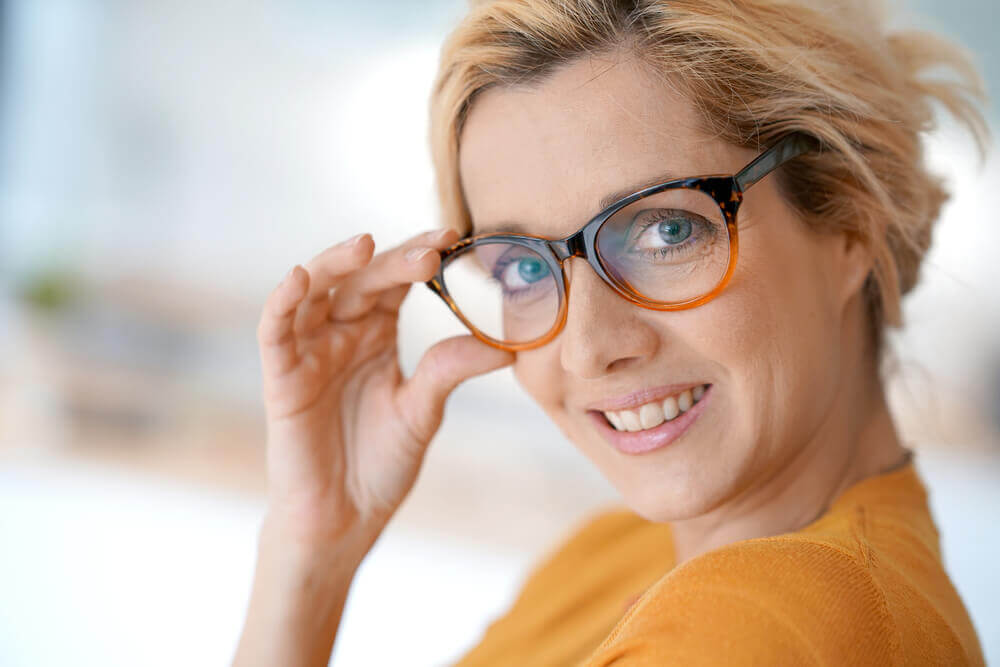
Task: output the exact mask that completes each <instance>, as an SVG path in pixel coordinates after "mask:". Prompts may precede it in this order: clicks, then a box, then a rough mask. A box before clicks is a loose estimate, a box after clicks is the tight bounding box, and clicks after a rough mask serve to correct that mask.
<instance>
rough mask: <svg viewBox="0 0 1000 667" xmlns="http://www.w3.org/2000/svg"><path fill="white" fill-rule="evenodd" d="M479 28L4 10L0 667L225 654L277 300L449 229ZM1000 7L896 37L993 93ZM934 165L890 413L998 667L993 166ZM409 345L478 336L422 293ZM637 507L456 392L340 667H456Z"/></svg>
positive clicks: (939, 136) (507, 408)
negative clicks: (334, 265)
mask: <svg viewBox="0 0 1000 667" xmlns="http://www.w3.org/2000/svg"><path fill="white" fill-rule="evenodd" d="M464 8H465V5H464V2H463V1H462V0H433V1H425V2H420V3H416V2H404V1H403V0H394V1H385V2H379V3H347V2H330V1H321V0H253V1H252V2H241V3H236V2H231V1H229V0H127V1H126V0H0V40H2V41H0V665H5V666H7V667H20V666H28V665H31V666H36V665H137V664H142V665H178V664H184V665H219V664H226V663H227V662H228V661H229V660H230V659H231V655H232V651H233V649H234V648H235V644H236V640H237V638H238V635H239V630H240V627H241V624H242V621H243V617H244V612H245V607H246V603H247V600H248V596H249V590H250V581H251V575H252V571H253V565H254V558H255V545H256V537H257V533H256V531H257V527H258V522H259V520H260V518H261V516H262V512H263V508H264V504H263V489H264V469H263V445H264V443H263V417H262V409H261V404H260V395H259V394H260V387H259V365H258V359H257V354H256V340H255V328H256V323H257V318H258V316H259V311H260V307H261V305H262V303H263V301H264V298H265V296H266V294H267V293H268V292H269V291H270V289H271V288H272V287H273V286H274V285H275V284H276V283H277V282H278V281H279V280H280V279H281V278H282V276H283V275H284V273H285V272H286V271H287V270H288V268H290V267H291V266H292V265H294V264H295V263H302V262H304V261H306V260H307V259H309V258H310V257H312V256H313V255H314V254H315V253H317V252H318V251H319V250H321V249H323V248H325V247H327V246H328V245H330V244H332V243H334V242H337V241H340V240H343V239H345V238H347V237H349V236H351V235H353V234H355V233H358V232H361V231H372V232H373V235H374V237H375V242H376V246H383V247H384V246H388V245H392V244H395V243H397V242H399V241H401V240H402V239H403V238H404V237H407V236H409V235H411V234H413V233H416V232H418V231H422V230H425V229H430V228H432V227H434V226H435V225H436V221H435V214H436V203H435V199H434V191H433V182H432V174H431V170H430V161H429V155H428V148H427V141H426V127H427V97H428V94H429V90H430V84H431V80H432V77H433V75H434V70H435V66H436V61H437V55H438V49H439V45H440V43H441V41H442V40H443V38H444V37H445V35H446V34H447V32H448V30H449V29H450V27H451V26H452V25H454V23H455V22H456V21H457V20H458V18H459V17H460V16H461V14H462V12H463V11H464ZM996 11H997V8H996V3H995V0H954V1H953V2H951V3H947V4H944V3H937V2H933V1H932V0H920V1H916V2H910V3H901V4H900V13H899V14H898V18H897V21H898V22H899V23H900V24H903V25H917V26H920V27H929V28H932V29H935V30H939V31H941V32H943V33H944V34H946V35H949V36H951V37H953V38H955V39H957V40H959V41H960V42H962V43H963V44H965V45H967V46H968V47H969V48H970V50H971V51H972V52H973V53H974V54H975V55H976V57H977V59H978V60H979V63H980V66H981V68H982V71H983V72H984V75H985V76H986V78H987V81H988V85H989V88H990V90H991V92H992V93H993V94H997V91H1000V47H998V45H997V40H996V39H995V35H994V26H995V25H996V18H997V16H996ZM990 114H991V118H990V120H991V125H992V127H993V132H994V133H997V131H998V123H997V121H998V115H997V111H996V108H995V107H993V108H991V109H990ZM927 145H928V150H929V160H930V161H931V163H932V164H933V165H934V167H935V169H936V170H937V171H938V172H939V173H941V174H942V175H943V176H944V177H945V178H946V179H947V181H948V183H949V184H950V187H951V188H952V190H953V192H954V198H953V200H952V202H951V203H950V204H949V205H948V207H947V209H946V210H945V214H944V216H943V219H942V221H941V223H940V227H939V228H938V229H937V231H936V232H935V238H934V246H933V249H932V251H931V254H930V257H929V259H928V262H927V264H926V266H925V269H924V273H923V281H922V283H921V285H920V287H919V288H918V289H917V290H916V291H915V292H914V293H913V294H912V295H911V296H910V297H909V299H908V301H907V303H906V317H907V322H908V328H907V329H906V331H905V332H904V333H902V334H900V335H895V336H894V337H893V339H892V340H893V345H894V347H895V349H896V350H897V357H898V359H899V364H898V368H897V370H896V372H895V373H894V375H893V379H892V381H891V383H890V396H891V400H892V404H893V409H894V411H895V414H896V415H897V416H898V419H899V424H900V427H901V428H902V430H903V434H904V437H905V438H906V440H907V442H908V444H909V445H910V446H912V447H913V448H914V449H916V450H917V452H918V456H917V465H918V467H919V469H920V471H921V473H922V474H923V475H924V477H925V479H926V480H927V483H928V487H929V490H930V501H931V505H932V509H933V511H934V513H935V516H936V518H937V519H938V522H939V524H940V526H941V532H942V540H943V546H944V555H945V562H946V566H947V567H948V570H949V572H950V574H951V575H952V577H953V580H954V581H955V584H956V586H957V588H958V589H959V592H960V593H961V595H962V596H963V599H964V600H965V602H966V604H967V606H968V608H969V609H970V612H971V614H972V616H973V620H974V622H975V624H976V626H977V629H978V631H979V633H980V637H981V639H982V641H983V644H984V648H985V650H986V652H987V661H988V662H998V663H1000V580H998V578H997V576H996V574H995V572H996V570H995V564H996V562H997V559H998V556H1000V554H998V551H1000V538H998V537H997V536H996V533H995V532H994V531H995V524H996V519H997V518H998V508H1000V437H998V431H1000V407H998V406H1000V295H998V293H997V291H996V286H997V285H998V284H1000V269H998V264H997V262H996V260H995V254H996V248H997V247H1000V224H998V222H1000V221H998V220H997V217H998V216H997V211H998V210H1000V194H998V192H1000V188H998V187H997V186H1000V158H998V156H997V155H996V153H993V154H991V156H990V158H989V159H988V160H987V162H986V163H984V164H981V163H979V162H978V161H977V157H976V154H975V150H974V146H973V143H972V141H971V140H970V139H969V137H968V136H967V135H966V134H964V133H962V132H960V131H959V130H957V129H956V128H954V127H953V126H952V125H951V124H950V123H949V122H948V121H947V119H946V118H945V121H944V122H943V124H942V125H941V127H940V128H939V129H938V130H937V131H935V132H934V134H933V135H931V136H929V137H928V140H927ZM388 175H391V176H392V177H393V178H394V181H395V183H396V186H395V188H394V189H393V190H392V191H390V192H386V191H385V189H384V185H385V182H386V177H387V176H388ZM400 177H402V178H400ZM401 327H402V339H403V341H402V360H403V366H404V370H406V371H409V370H412V369H413V368H414V367H415V364H416V361H417V359H419V357H420V354H421V353H422V352H423V350H424V349H426V348H427V347H428V346H429V345H430V344H432V343H433V342H434V341H436V340H438V339H440V338H443V337H445V336H449V335H453V334H456V333H462V332H463V331H462V330H461V329H460V328H458V325H457V323H456V322H454V321H453V318H452V317H451V316H450V315H449V314H448V312H447V310H446V309H445V307H444V306H443V304H441V303H440V302H439V301H437V299H436V298H435V297H433V295H431V294H430V292H429V291H427V290H426V289H423V288H421V287H419V286H418V288H416V289H414V290H413V291H412V293H411V296H410V297H409V298H408V300H407V302H406V304H405V305H404V309H403V313H402V323H401ZM473 433H474V434H476V435H474V436H472V435H470V434H473ZM616 502H617V496H616V494H615V492H614V491H613V490H612V489H611V488H610V487H609V485H608V484H607V483H606V482H605V481H604V480H603V479H602V478H601V477H600V475H599V474H598V473H597V472H596V471H595V470H593V469H591V467H590V465H589V463H588V462H587V461H585V460H584V459H583V458H582V456H580V455H578V454H577V453H576V451H575V449H574V448H573V447H572V445H571V444H570V443H568V442H566V441H565V440H564V439H563V438H562V436H561V435H560V433H559V432H558V431H557V430H556V429H555V428H554V427H553V426H552V425H551V424H549V423H548V422H547V421H546V420H545V418H544V417H543V415H542V414H541V413H540V411H539V410H538V408H536V407H535V406H534V404H532V403H531V402H530V401H529V400H528V399H527V398H526V397H524V396H523V395H522V394H521V393H520V392H519V390H518V389H517V386H516V384H515V382H514V381H513V378H512V376H511V375H510V373H509V371H507V370H504V371H501V372H497V373H494V374H491V375H489V376H486V377H484V378H477V379H475V380H473V381H470V382H469V383H467V384H465V385H463V386H462V387H461V388H460V389H459V390H458V391H457V392H456V393H455V394H454V395H453V396H452V398H451V399H450V402H449V407H448V415H447V418H446V421H445V424H444V427H443V428H442V430H441V432H440V433H439V435H438V437H437V438H436V440H435V442H434V443H433V446H432V447H431V449H430V452H429V454H428V459H427V463H426V465H425V467H424V469H423V471H422V473H421V477H420V479H419V481H418V483H417V485H416V487H415V489H414V491H413V493H412V494H411V496H410V497H409V498H408V499H407V501H406V503H405V504H404V506H403V508H402V509H401V511H400V513H399V515H398V516H397V517H396V518H395V519H394V521H393V523H392V524H391V526H390V528H389V529H388V531H387V532H386V533H385V534H384V535H383V537H382V538H381V539H380V540H379V542H378V543H377V544H376V546H375V549H374V551H373V552H372V553H371V554H370V556H369V558H368V559H367V560H366V562H365V564H364V566H363V567H362V570H361V571H360V573H359V575H358V578H357V579H356V581H355V583H354V587H353V589H352V593H351V599H350V600H349V603H348V607H347V610H346V612H345V617H344V621H343V623H342V626H341V632H340V634H339V636H338V641H337V646H336V650H335V654H334V661H333V662H334V664H338V665H362V664H366V665H371V664H408V665H440V664H447V662H448V661H449V660H451V659H454V658H456V657H457V656H458V655H460V654H461V653H462V651H464V650H465V649H466V648H467V647H468V646H470V645H471V644H473V643H475V642H476V640H477V639H478V637H479V634H480V633H481V632H482V631H483V629H485V627H486V625H487V624H488V623H489V622H490V620H492V618H493V617H494V616H495V615H496V614H498V613H500V612H501V611H502V610H503V609H504V608H505V607H506V606H507V605H508V604H509V603H510V602H511V601H512V599H513V596H514V594H515V593H516V591H517V588H518V586H519V585H520V582H521V581H522V579H523V576H524V575H525V573H526V572H527V569H528V568H529V567H530V566H531V564H532V563H534V562H535V561H536V560H537V559H538V558H540V557H541V556H542V555H543V554H544V553H545V551H546V550H547V549H549V548H551V547H552V546H554V544H555V543H556V542H557V541H558V539H560V538H561V536H563V535H565V534H567V533H569V532H570V531H571V530H572V529H573V527H574V526H575V525H576V524H577V523H578V522H580V521H583V520H584V519H585V517H586V516H587V515H589V514H590V513H591V512H593V511H594V510H596V509H597V508H599V507H602V506H605V505H608V504H612V503H616ZM386 627H389V628H392V633H393V635H394V638H395V641H393V642H384V641H382V642H379V641H377V639H378V638H380V637H381V636H382V633H383V628H386ZM363 656H365V657H363Z"/></svg>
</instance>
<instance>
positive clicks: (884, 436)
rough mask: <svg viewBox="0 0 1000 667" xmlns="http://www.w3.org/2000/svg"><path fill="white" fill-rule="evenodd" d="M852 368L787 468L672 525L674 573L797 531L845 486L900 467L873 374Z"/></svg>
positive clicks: (899, 451) (869, 367)
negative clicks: (853, 373)
mask: <svg viewBox="0 0 1000 667" xmlns="http://www.w3.org/2000/svg"><path fill="white" fill-rule="evenodd" d="M859 367H860V368H859V370H860V371H861V372H860V374H859V377H850V378H847V377H845V378H844V380H847V381H846V382H843V383H842V384H841V390H840V391H839V392H838V394H837V397H836V398H835V399H834V400H835V402H834V405H833V406H832V409H831V410H830V411H829V413H828V419H827V420H826V422H825V424H824V427H822V428H821V429H820V430H819V431H818V432H817V435H816V437H815V438H813V439H812V440H811V441H810V442H809V443H807V444H806V446H804V447H802V448H801V449H800V450H799V451H798V452H797V453H796V454H795V455H794V458H793V459H792V460H791V461H790V462H788V463H787V464H785V465H784V467H782V468H781V469H780V470H779V471H778V472H776V473H775V474H773V475H771V476H770V477H769V478H768V479H766V480H763V481H762V482H759V483H758V484H756V485H754V486H752V487H750V488H748V489H747V490H746V491H745V492H744V493H742V494H740V495H739V496H737V497H735V498H733V499H732V500H731V501H727V502H726V503H724V504H723V505H720V506H719V507H717V508H715V509H713V510H712V511H711V512H708V513H706V514H703V515H701V516H698V517H694V518H692V519H685V520H682V521H675V522H673V523H672V530H673V538H674V551H675V559H676V564H677V565H680V564H681V563H683V562H685V561H687V560H690V559H691V558H694V557H695V556H698V555H700V554H702V553H705V552H707V551H711V550H712V549H716V548H718V547H721V546H724V545H726V544H730V543H732V542H736V541H739V540H745V539H751V538H755V537H766V536H770V535H779V534H781V533H786V532H792V531H795V530H798V529H799V528H802V527H803V526H806V525H808V524H810V523H812V522H813V521H814V520H816V519H817V518H819V517H820V516H822V515H823V514H824V513H825V512H826V510H827V509H828V508H829V507H830V505H831V504H832V503H833V502H834V501H835V500H836V499H837V497H838V496H840V494H841V493H843V491H845V490H846V489H847V488H849V487H850V486H852V485H854V484H855V483H857V482H859V481H861V480H863V479H866V478H868V477H871V476H873V475H878V474H880V473H883V472H886V471H888V470H890V469H893V468H894V467H896V466H898V465H901V464H902V463H903V462H905V460H906V457H907V456H908V452H907V450H906V449H905V448H903V446H902V445H901V444H900V441H899V436H898V434H897V433H896V429H895V426H894V424H893V421H892V416H891V414H890V412H889V408H888V405H887V403H886V400H885V392H884V391H883V388H882V383H881V380H880V379H879V377H878V372H877V369H876V368H875V367H874V364H859ZM861 369H863V370H861Z"/></svg>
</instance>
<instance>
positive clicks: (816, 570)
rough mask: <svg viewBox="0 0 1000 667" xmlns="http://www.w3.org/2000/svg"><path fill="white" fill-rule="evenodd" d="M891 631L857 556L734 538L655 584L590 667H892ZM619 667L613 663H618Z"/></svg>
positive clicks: (817, 543) (810, 544)
mask: <svg viewBox="0 0 1000 667" xmlns="http://www.w3.org/2000/svg"><path fill="white" fill-rule="evenodd" d="M898 655H899V639H898V633H897V631H896V628H895V626H894V623H893V619H892V617H891V615H890V614H889V612H888V609H887V606H886V601H885V597H884V595H883V593H882V591H881V589H880V588H879V587H878V585H877V583H876V581H875V580H874V578H873V577H872V575H871V572H870V570H869V568H867V567H866V566H865V564H864V563H863V562H862V561H860V560H859V558H858V555H857V554H856V553H852V551H850V550H847V549H844V548H841V547H840V546H838V545H836V544H831V543H828V542H826V541H824V540H822V539H814V538H810V537H804V536H799V535H786V536H778V537H771V538H758V539H753V540H745V541H742V542H737V543H734V544H731V545H728V546H726V547H722V548H720V549H717V550H715V551H712V552H709V553H707V554H703V555H701V556H699V557H697V558H694V559H692V560H690V561H688V562H686V563H684V564H683V565H680V566H678V567H676V568H674V569H673V570H672V571H671V572H670V573H669V574H667V575H666V576H664V577H663V578H661V579H660V580H659V581H657V582H656V584H655V585H654V586H652V587H651V588H650V589H649V590H648V591H646V593H645V594H644V595H643V596H642V598H641V599H640V600H639V601H638V602H637V603H636V605H635V606H633V607H632V609H631V610H630V611H629V613H628V614H627V615H626V616H625V617H624V618H623V619H622V620H621V621H620V622H619V624H618V626H617V627H616V628H615V629H614V630H613V631H612V633H611V634H610V635H609V636H608V638H607V639H606V640H605V642H604V643H603V644H602V645H601V647H600V648H599V650H598V651H597V652H596V653H595V654H594V656H593V657H592V658H591V661H590V662H588V663H587V664H588V665H603V664H609V663H610V662H611V661H613V660H621V659H623V658H624V657H626V656H627V657H629V658H630V659H631V662H630V661H625V662H623V663H621V664H635V665H642V664H657V660H663V659H667V658H669V659H670V660H672V661H677V662H679V663H681V664H718V663H720V662H725V663H727V664H744V663H746V664H750V663H753V664H757V663H764V664H814V663H824V664H886V665H887V664H893V662H894V660H895V659H896V658H897V656H898ZM616 664H617V663H616Z"/></svg>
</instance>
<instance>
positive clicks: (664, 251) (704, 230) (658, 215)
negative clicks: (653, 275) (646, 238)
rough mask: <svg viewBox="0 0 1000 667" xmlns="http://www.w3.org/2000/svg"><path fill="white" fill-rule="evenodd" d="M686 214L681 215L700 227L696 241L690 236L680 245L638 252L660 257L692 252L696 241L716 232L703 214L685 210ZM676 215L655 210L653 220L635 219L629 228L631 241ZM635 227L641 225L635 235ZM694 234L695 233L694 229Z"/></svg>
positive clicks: (671, 212) (694, 225)
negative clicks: (633, 232)
mask: <svg viewBox="0 0 1000 667" xmlns="http://www.w3.org/2000/svg"><path fill="white" fill-rule="evenodd" d="M685 214H686V215H684V216H680V217H683V218H685V219H686V220H688V221H690V222H691V223H692V226H693V227H697V228H698V229H699V232H698V236H697V237H696V238H695V239H694V241H691V237H688V238H686V239H684V241H683V242H682V243H681V244H680V245H667V246H664V247H662V248H654V249H651V250H650V249H647V250H641V251H637V252H640V253H646V254H647V256H648V255H654V256H657V257H659V258H663V257H666V256H667V255H673V254H676V253H683V252H690V248H691V246H692V245H694V243H695V242H696V241H697V240H699V239H701V238H702V237H703V236H704V235H705V234H714V233H715V231H716V230H715V225H713V224H712V223H710V222H705V221H704V220H703V219H702V217H701V216H699V215H695V214H693V213H689V212H687V211H685ZM675 215H676V213H675V211H655V212H654V213H652V218H653V219H651V220H642V221H633V223H632V228H630V229H629V236H630V237H631V239H630V241H635V240H636V239H638V238H639V237H641V236H642V234H643V233H644V232H645V231H646V230H647V229H649V228H650V227H652V226H653V225H656V224H659V223H661V222H663V221H664V220H668V219H670V218H671V217H675ZM635 227H639V229H638V231H637V232H636V233H635V234H634V235H633V234H632V229H634V228H635ZM692 234H694V232H693V231H692ZM629 252H636V251H631V250H630V251H629Z"/></svg>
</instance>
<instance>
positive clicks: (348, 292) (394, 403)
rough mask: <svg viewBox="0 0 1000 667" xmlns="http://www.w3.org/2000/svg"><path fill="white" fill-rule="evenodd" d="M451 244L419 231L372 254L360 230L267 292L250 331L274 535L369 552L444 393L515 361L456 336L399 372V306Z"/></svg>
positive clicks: (409, 477)
mask: <svg viewBox="0 0 1000 667" xmlns="http://www.w3.org/2000/svg"><path fill="white" fill-rule="evenodd" d="M455 240H457V233H456V232H454V231H452V230H445V231H437V232H428V233H425V234H421V235H419V236H416V237H413V238H411V239H409V240H408V241H406V242H405V243H404V244H402V245H401V246H398V247H396V248H393V249H390V250H388V251H384V252H381V253H379V254H378V255H375V256H374V257H372V253H373V251H374V247H375V244H374V241H373V240H372V238H371V236H370V235H369V234H362V235H359V236H357V237H355V238H353V239H350V240H348V241H345V242H343V243H341V244H338V245H335V246H333V247H331V248H328V249H327V250H325V251H323V252H322V253H320V254H319V255H317V256H316V257H315V258H313V259H312V260H311V261H310V262H309V263H308V264H307V265H306V266H305V268H303V267H301V266H298V265H296V266H295V267H294V268H293V269H292V271H291V272H290V273H289V274H288V276H287V277H286V278H285V280H284V281H283V282H282V283H281V284H280V285H278V287H277V288H275V290H274V291H273V292H272V293H271V294H270V296H269V297H268V299H267V302H266V304H265V306H264V309H263V314H262V316H261V320H260V325H259V327H258V330H257V338H258V343H259V347H260V355H261V362H262V368H263V386H264V403H265V408H266V414H267V476H268V482H267V484H268V505H269V507H268V520H270V521H274V522H277V523H280V524H281V526H282V528H281V531H280V532H281V533H282V534H283V535H284V536H286V537H287V536H292V537H294V538H295V539H298V540H302V541H305V542H307V543H309V544H313V545H316V544H319V545H325V546H329V545H332V544H337V545H338V546H340V545H342V544H343V542H344V541H347V542H351V543H357V544H358V545H361V546H360V547H359V548H360V549H361V550H362V551H363V552H364V553H367V550H368V548H370V546H371V543H372V542H374V540H375V539H376V538H377V536H378V534H379V533H380V532H381V530H382V528H383V527H384V525H385V523H387V522H388V520H389V518H390V517H391V516H392V514H393V513H395V511H396V509H397V508H398V507H399V505H400V504H401V503H402V501H403V499H404V498H405V497H406V495H407V493H409V491H410V489H411V488H412V486H413V483H414V481H415V480H416V477H417V473H418V472H419V469H420V465H421V463H422V462H423V459H424V454H425V451H426V448H427V445H428V443H429V442H430V440H431V438H432V437H433V436H434V434H435V433H436V431H437V429H438V427H439V425H440V423H441V419H442V416H443V411H444V404H445V399H446V398H447V397H448V395H449V394H450V393H451V391H452V390H453V389H454V388H455V387H456V386H457V385H458V384H460V383H461V382H462V381H463V380H465V379H467V378H469V377H472V376H474V375H479V374H482V373H486V372H488V371H491V370H494V369H497V368H500V367H502V366H506V365H508V364H509V363H511V362H512V361H513V359H514V355H513V354H512V353H510V352H506V351H503V350H498V349H496V348H493V347H490V346H489V345H486V344H485V343H482V342H481V341H479V340H477V339H476V338H475V337H474V336H471V335H464V336H456V337H454V338H449V339H446V340H443V341H441V342H439V343H437V344H435V345H434V346H433V347H431V348H430V349H428V350H427V351H426V353H425V354H424V355H423V357H422V358H421V359H420V361H419V363H418V365H417V368H416V370H415V372H414V373H413V375H412V377H410V378H404V377H403V376H402V372H401V370H400V367H399V361H398V352H397V338H396V336H397V323H398V313H399V307H400V305H401V304H402V302H403V299H404V298H405V296H406V294H407V292H408V290H409V288H410V285H411V284H412V283H414V282H417V281H420V282H423V281H426V280H429V279H430V278H431V277H432V276H433V275H434V274H435V273H436V272H437V269H438V266H439V264H440V261H441V260H440V255H439V254H438V252H437V251H438V250H439V249H442V248H445V247H447V246H448V245H450V244H451V243H454V242H455ZM362 556H363V553H362Z"/></svg>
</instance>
